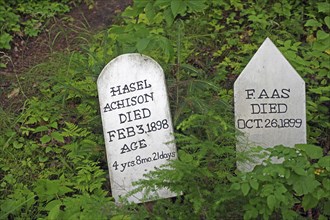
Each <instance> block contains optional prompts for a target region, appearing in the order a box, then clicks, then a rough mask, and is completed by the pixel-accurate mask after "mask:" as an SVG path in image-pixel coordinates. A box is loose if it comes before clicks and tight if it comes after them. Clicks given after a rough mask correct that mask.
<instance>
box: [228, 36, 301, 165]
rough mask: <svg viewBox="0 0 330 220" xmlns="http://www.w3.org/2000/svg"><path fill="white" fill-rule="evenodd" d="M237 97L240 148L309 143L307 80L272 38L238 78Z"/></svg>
mask: <svg viewBox="0 0 330 220" xmlns="http://www.w3.org/2000/svg"><path fill="white" fill-rule="evenodd" d="M234 99H235V126H236V128H237V129H238V131H240V132H242V134H243V135H242V136H239V137H238V143H237V150H238V151H240V152H242V151H243V152H244V151H247V150H249V149H250V148H251V147H253V146H262V147H265V148H268V147H273V146H276V145H285V146H288V147H293V146H294V145H295V144H302V143H306V110H305V102H306V100H305V82H304V80H303V79H302V78H301V77H300V76H299V74H298V73H297V72H296V71H295V69H294V68H293V67H292V66H291V65H290V63H289V62H288V61H287V60H286V59H285V57H284V56H283V55H282V53H281V52H280V51H279V50H278V49H277V48H276V46H275V45H274V43H273V42H272V41H271V40H270V39H269V38H267V39H266V40H265V41H264V42H263V44H262V45H261V46H260V48H259V49H258V51H257V52H256V53H255V55H254V56H253V57H252V59H251V60H250V62H249V63H248V64H247V66H246V67H245V68H244V70H243V71H242V73H241V74H240V76H239V77H238V78H237V80H236V81H235V84H234ZM259 162H260V161H257V162H256V164H257V163H259ZM254 166H255V164H254V163H245V164H244V163H241V164H239V165H238V168H239V169H240V170H244V171H249V170H252V169H253V167H254Z"/></svg>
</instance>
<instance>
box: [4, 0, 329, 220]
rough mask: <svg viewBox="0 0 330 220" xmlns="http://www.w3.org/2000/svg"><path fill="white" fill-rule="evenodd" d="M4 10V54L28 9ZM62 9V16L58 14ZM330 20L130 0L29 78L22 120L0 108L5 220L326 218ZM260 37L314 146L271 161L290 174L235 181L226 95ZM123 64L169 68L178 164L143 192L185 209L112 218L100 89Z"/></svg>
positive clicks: (212, 4)
mask: <svg viewBox="0 0 330 220" xmlns="http://www.w3.org/2000/svg"><path fill="white" fill-rule="evenodd" d="M17 2H18V5H21V6H22V5H23V6H24V5H25V1H17ZM26 2H27V1H26ZM45 2H46V1H45ZM0 3H1V4H0V5H1V8H0V10H2V11H4V12H5V13H6V14H8V16H6V17H3V18H2V20H1V21H0V22H2V23H5V24H6V25H7V26H4V28H2V29H1V31H2V32H1V40H0V47H1V48H9V47H10V44H9V43H10V40H11V37H10V36H11V33H12V32H15V31H17V30H18V29H20V30H21V28H22V27H24V29H26V30H25V31H24V33H25V34H31V33H30V32H29V30H28V29H29V28H28V27H30V26H29V24H28V23H17V22H18V21H19V16H21V15H22V14H24V13H25V12H26V11H27V6H24V7H23V6H22V7H23V9H22V10H21V11H20V10H18V9H14V8H13V7H12V6H13V5H10V4H5V3H4V1H0ZM29 3H31V2H29ZM32 3H33V4H32ZM32 3H31V5H36V6H38V7H41V8H43V9H42V10H44V7H43V6H42V5H43V4H46V3H40V2H39V1H32ZM66 3H68V2H67V1H60V3H57V4H58V7H62V9H61V10H62V11H63V12H65V11H66V10H68V6H66V5H67V4H66ZM26 4H27V5H30V4H28V3H26ZM58 7H55V8H53V9H54V10H55V9H57V8H58ZM63 9H65V10H63ZM329 10H330V3H329V2H328V1H319V2H316V1H298V0H289V1H288V0H279V1H272V0H268V1H258V0H225V1H217V0H214V1H207V0H195V1H186V0H151V1H138V0H137V1H135V2H134V4H133V5H132V7H128V8H127V9H126V10H125V11H124V12H123V13H122V14H121V19H120V21H119V22H118V23H117V24H116V25H113V26H111V27H109V29H107V30H104V31H102V32H100V33H98V34H96V35H94V36H93V40H91V41H89V42H88V44H86V45H83V47H82V49H81V50H80V51H72V52H70V53H58V54H54V55H53V56H52V57H51V59H50V60H49V61H48V62H45V63H41V64H39V65H37V66H35V67H33V68H32V69H31V70H30V71H29V72H28V73H26V74H25V75H24V77H22V78H21V79H20V81H19V82H20V93H21V94H22V96H25V97H26V101H25V102H24V105H23V106H21V107H20V109H19V110H20V111H17V112H15V114H14V113H12V112H9V111H8V109H5V108H1V109H0V110H1V111H0V114H1V116H2V122H1V124H0V125H1V126H0V131H1V136H0V146H2V147H1V155H2V157H1V158H0V169H1V170H0V177H1V184H0V190H1V195H0V204H1V205H0V219H16V218H17V219H19V218H23V219H44V218H45V219H78V218H81V219H113V220H115V219H145V218H151V219H233V218H234V219H235V218H238V219H240V218H244V219H255V218H258V217H259V218H262V219H268V218H272V219H299V218H304V217H309V218H313V219H327V218H329V217H330V212H329V210H330V201H329V198H330V180H329V177H330V156H329V149H330V145H329V143H330V142H329V134H330V132H329V115H330V114H329V103H330V102H329V100H330V98H329V91H330V87H329V78H330V77H329V76H330V74H329V73H330V71H329V70H330V62H329V54H330V44H329V41H330V37H329V28H330V16H329V13H330V11H329ZM51 11H52V10H50V11H49V10H48V11H44V13H45V15H44V18H47V17H49V16H52V15H51V13H52V12H51ZM55 11H56V10H55ZM17 13H18V14H17ZM11 17H12V18H13V19H12V20H15V22H12V21H11V22H8V21H7V20H5V19H10V18H11ZM12 23H16V24H13V25H11V26H10V27H9V26H8V24H12ZM32 23H33V21H32ZM266 37H269V38H270V39H272V41H273V42H274V43H275V44H276V45H277V46H278V47H279V49H280V50H281V51H282V53H283V54H284V56H285V57H286V58H287V59H288V60H289V62H290V63H291V64H292V65H293V66H294V68H295V69H296V70H297V72H298V73H299V74H300V75H301V76H302V77H303V79H304V80H305V82H306V88H307V89H306V90H307V91H306V93H307V120H308V144H307V145H299V146H296V148H293V149H291V148H285V147H282V146H278V147H276V148H274V149H273V150H272V149H270V150H269V153H270V154H272V155H274V156H280V157H284V158H286V160H285V162H284V163H283V164H281V165H278V164H277V165H274V164H271V163H269V162H268V161H266V164H265V165H264V166H261V165H260V166H257V167H256V168H255V169H254V171H253V172H251V173H247V174H245V173H239V172H238V171H236V168H235V162H236V160H237V159H240V155H236V152H235V129H234V119H233V91H232V86H233V83H234V81H235V79H236V78H237V76H238V75H239V74H240V72H241V71H242V70H243V68H244V67H245V65H246V64H247V63H248V61H249V60H250V59H251V57H252V56H253V54H254V53H255V52H256V50H257V48H258V47H259V46H260V45H261V43H262V42H263V41H264V39H265V38H266ZM129 52H139V53H143V54H146V55H148V56H150V57H152V58H153V59H155V60H156V61H157V62H159V63H160V65H161V66H162V67H163V69H164V71H165V74H166V79H167V85H168V92H169V98H170V104H171V111H172V117H173V122H174V126H175V131H176V141H177V148H178V153H179V160H178V161H175V162H173V163H172V164H171V168H170V169H166V170H163V171H157V172H155V173H153V174H150V175H151V177H152V178H151V179H150V180H144V181H141V183H140V186H141V187H144V188H148V189H149V190H153V189H154V188H155V187H161V186H165V187H169V188H170V189H171V190H173V191H175V192H178V193H182V196H179V197H177V198H175V199H170V200H159V201H156V202H155V203H154V204H153V205H152V206H153V208H152V210H150V205H146V206H144V205H133V204H124V205H123V206H120V207H118V206H115V204H114V201H113V199H112V197H111V189H110V188H109V186H110V184H109V177H108V171H107V169H108V168H107V163H106V158H105V149H104V143H103V135H102V126H101V120H100V113H99V106H98V101H97V90H96V79H97V77H98V75H99V73H100V72H101V70H102V68H103V67H104V66H105V64H106V63H108V62H109V61H110V60H111V59H113V58H114V57H116V56H118V55H120V54H123V53H129ZM36 76H37V77H36ZM165 180H166V181H165Z"/></svg>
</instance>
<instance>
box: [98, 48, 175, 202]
mask: <svg viewBox="0 0 330 220" xmlns="http://www.w3.org/2000/svg"><path fill="white" fill-rule="evenodd" d="M97 86H98V94H99V102H100V108H101V117H102V124H103V133H104V138H105V145H106V152H107V160H108V166H109V173H110V181H111V190H112V195H113V197H114V198H115V200H116V202H118V201H119V199H120V197H121V196H125V195H126V194H127V193H128V192H130V191H131V190H133V189H134V187H133V186H132V183H133V182H135V181H138V180H141V179H143V178H144V177H143V175H144V174H146V173H148V172H149V171H151V170H154V169H155V167H159V166H161V165H162V164H166V163H168V161H169V160H173V159H176V158H177V152H176V146H175V143H174V136H173V126H172V120H171V115H170V110H169V103H168V97H167V92H166V87H165V78H164V72H163V70H162V68H161V67H160V66H159V64H158V63H156V62H155V61H154V60H153V59H151V58H149V57H147V56H144V55H141V54H124V55H121V56H119V57H117V58H115V59H114V60H112V61H111V62H110V63H108V64H107V65H106V66H105V67H104V69H103V70H102V72H101V74H100V76H99V78H98V80H97ZM153 196H154V195H153ZM156 196H158V197H159V198H168V197H173V196H176V195H175V194H174V193H172V192H171V191H169V190H168V189H159V190H158V191H157V195H156ZM142 200H143V201H142ZM150 200H152V198H145V195H144V193H143V192H140V193H136V194H134V195H133V196H130V197H128V201H131V202H135V203H139V202H145V201H150Z"/></svg>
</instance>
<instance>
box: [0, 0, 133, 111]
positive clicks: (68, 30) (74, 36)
mask: <svg viewBox="0 0 330 220" xmlns="http://www.w3.org/2000/svg"><path fill="white" fill-rule="evenodd" d="M131 3H132V0H94V5H93V8H92V9H89V8H88V6H87V5H85V4H81V5H79V6H77V7H75V8H73V9H72V10H71V11H70V12H69V13H68V14H65V15H61V16H58V17H56V18H53V19H52V20H50V21H48V23H47V24H45V28H44V30H43V32H42V33H41V34H40V35H39V36H38V37H34V38H24V37H19V36H16V37H15V38H14V41H13V43H12V49H11V51H7V52H6V53H5V56H4V57H3V58H5V59H4V60H5V61H6V62H7V68H5V69H0V105H1V107H2V109H5V108H6V107H7V105H8V102H10V101H13V100H9V99H12V96H11V95H10V94H12V92H13V90H14V87H15V86H13V84H16V83H17V80H16V79H17V77H19V76H22V74H24V73H25V72H26V71H27V70H28V69H29V68H31V67H33V66H34V65H37V64H38V63H41V62H43V61H46V60H47V59H48V58H49V56H50V55H51V54H52V53H54V52H58V51H72V50H77V49H79V45H80V44H81V43H83V41H84V39H88V37H89V36H91V34H95V33H97V32H98V31H100V30H102V29H105V28H107V27H109V26H110V25H111V24H113V23H114V22H115V21H116V19H117V18H118V14H119V13H120V12H122V11H123V10H124V9H125V8H126V7H127V6H128V5H130V4H131ZM8 96H9V97H8Z"/></svg>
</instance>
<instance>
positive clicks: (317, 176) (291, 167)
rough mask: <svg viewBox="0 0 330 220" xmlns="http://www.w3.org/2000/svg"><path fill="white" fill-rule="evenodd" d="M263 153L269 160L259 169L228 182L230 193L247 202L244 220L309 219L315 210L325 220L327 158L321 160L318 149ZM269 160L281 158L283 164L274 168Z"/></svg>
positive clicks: (329, 166) (329, 161)
mask: <svg viewBox="0 0 330 220" xmlns="http://www.w3.org/2000/svg"><path fill="white" fill-rule="evenodd" d="M266 152H267V153H268V154H269V158H268V159H267V160H266V161H264V162H263V164H262V165H258V166H256V167H255V168H254V170H253V171H252V172H249V173H238V174H237V176H236V177H232V178H231V181H232V185H231V188H230V189H231V190H236V191H238V192H240V193H241V195H242V196H243V197H244V198H245V199H246V200H247V204H246V205H244V210H245V213H244V219H255V218H257V217H262V218H263V219H269V218H270V217H271V216H273V215H277V216H281V218H283V219H296V217H298V216H299V214H303V215H305V214H306V213H307V214H306V216H308V217H310V218H311V217H313V216H312V212H311V211H309V210H311V209H314V208H315V209H316V208H317V209H316V210H317V211H316V214H315V215H319V219H327V218H328V217H329V214H330V213H329V212H328V210H329V205H330V201H329V194H330V188H329V183H330V182H329V175H330V172H329V171H330V157H329V156H325V157H323V152H322V149H321V148H320V147H318V146H315V145H308V144H306V145H297V146H296V148H287V147H284V146H277V147H275V148H268V149H266ZM272 158H283V159H284V162H283V163H281V164H274V163H272V161H271V160H272ZM314 213H315V212H314Z"/></svg>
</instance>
